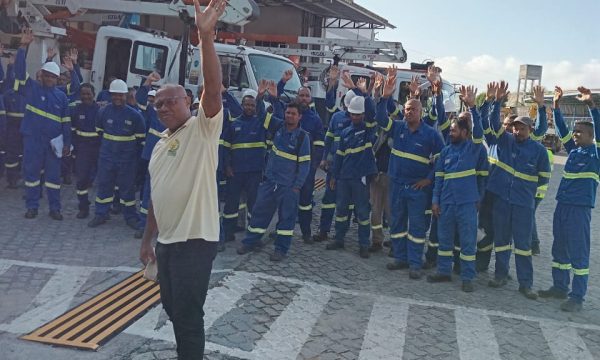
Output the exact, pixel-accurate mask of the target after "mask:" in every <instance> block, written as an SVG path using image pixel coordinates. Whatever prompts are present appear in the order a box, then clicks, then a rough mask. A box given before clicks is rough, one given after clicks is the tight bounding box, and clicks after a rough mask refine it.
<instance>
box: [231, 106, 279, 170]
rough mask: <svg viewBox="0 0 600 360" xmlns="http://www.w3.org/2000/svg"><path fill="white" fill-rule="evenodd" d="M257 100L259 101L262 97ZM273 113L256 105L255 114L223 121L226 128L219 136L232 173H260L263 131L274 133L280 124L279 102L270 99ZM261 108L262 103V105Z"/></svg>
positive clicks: (264, 145) (264, 151) (264, 136)
mask: <svg viewBox="0 0 600 360" xmlns="http://www.w3.org/2000/svg"><path fill="white" fill-rule="evenodd" d="M258 102H259V103H261V104H263V102H262V99H258ZM272 104H273V107H274V110H275V111H274V113H273V114H272V113H266V112H265V111H264V110H262V109H261V106H258V107H259V111H258V114H257V115H254V116H246V115H244V114H242V115H241V116H239V117H238V118H236V119H234V120H233V121H231V122H229V123H228V124H226V125H227V126H228V129H227V131H226V132H225V133H224V135H223V143H224V146H225V153H224V156H225V159H224V164H225V166H231V167H232V168H233V172H234V173H244V172H257V171H260V172H262V171H263V170H264V168H265V156H266V152H267V144H266V140H267V133H274V132H275V131H277V130H278V129H279V128H280V127H281V125H282V124H283V120H282V119H281V118H280V117H278V115H280V114H281V112H282V111H281V106H282V105H281V103H280V102H279V101H273V102H272ZM263 107H264V106H263Z"/></svg>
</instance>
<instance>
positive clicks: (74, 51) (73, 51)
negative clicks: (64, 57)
mask: <svg viewBox="0 0 600 360" xmlns="http://www.w3.org/2000/svg"><path fill="white" fill-rule="evenodd" d="M77 59H79V50H77V48H72V49H71V60H73V64H77Z"/></svg>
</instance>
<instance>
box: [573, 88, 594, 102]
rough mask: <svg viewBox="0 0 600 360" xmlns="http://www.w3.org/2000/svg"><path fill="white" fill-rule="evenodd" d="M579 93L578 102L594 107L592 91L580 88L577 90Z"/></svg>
mask: <svg viewBox="0 0 600 360" xmlns="http://www.w3.org/2000/svg"><path fill="white" fill-rule="evenodd" d="M577 91H579V95H577V100H579V101H581V102H583V103H585V104H586V105H588V106H594V100H593V99H592V91H591V90H590V89H588V88H586V87H583V86H580V87H578V88H577Z"/></svg>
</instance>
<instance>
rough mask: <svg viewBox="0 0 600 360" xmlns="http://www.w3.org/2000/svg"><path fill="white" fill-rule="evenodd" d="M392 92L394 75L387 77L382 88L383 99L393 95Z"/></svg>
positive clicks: (394, 83)
mask: <svg viewBox="0 0 600 360" xmlns="http://www.w3.org/2000/svg"><path fill="white" fill-rule="evenodd" d="M394 90H396V75H394V76H388V77H387V79H386V80H385V84H384V86H383V97H384V98H389V97H390V96H392V94H394Z"/></svg>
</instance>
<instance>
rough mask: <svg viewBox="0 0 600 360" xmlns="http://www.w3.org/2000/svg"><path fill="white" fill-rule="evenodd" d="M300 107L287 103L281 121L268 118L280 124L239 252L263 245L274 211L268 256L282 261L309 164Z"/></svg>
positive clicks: (288, 243)
mask: <svg viewBox="0 0 600 360" xmlns="http://www.w3.org/2000/svg"><path fill="white" fill-rule="evenodd" d="M301 108H302V105H299V104H296V103H290V104H288V105H287V108H286V110H285V120H284V121H282V120H281V119H277V118H276V117H272V118H271V120H270V121H271V122H276V123H279V124H281V123H283V125H280V126H279V130H277V132H276V134H275V137H274V138H273V148H272V150H271V152H270V153H269V160H268V163H267V168H266V171H265V179H264V181H263V182H262V183H261V184H260V186H259V189H258V195H257V197H256V203H255V204H254V208H253V209H252V217H251V218H250V222H249V226H248V231H247V232H246V237H245V238H244V240H242V245H241V246H240V247H239V248H238V249H237V253H238V254H240V255H242V254H246V253H248V252H250V251H253V250H256V249H259V248H260V247H262V242H261V238H262V237H263V235H264V234H265V233H266V232H267V227H268V226H269V223H270V222H271V219H272V218H273V214H274V213H275V211H277V214H278V219H279V221H278V222H277V238H276V240H275V251H274V252H273V254H272V255H271V257H270V259H271V261H281V260H283V259H285V257H286V256H287V253H288V251H289V248H290V245H291V242H292V236H293V235H294V227H295V225H296V215H297V214H298V201H299V197H300V189H301V188H302V185H303V184H304V182H305V181H306V177H307V176H308V173H309V171H310V166H311V165H310V161H311V157H310V136H309V134H307V133H306V132H305V131H304V130H302V128H301V127H300V125H299V123H300V117H301ZM274 126H276V124H275V125H274Z"/></svg>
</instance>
